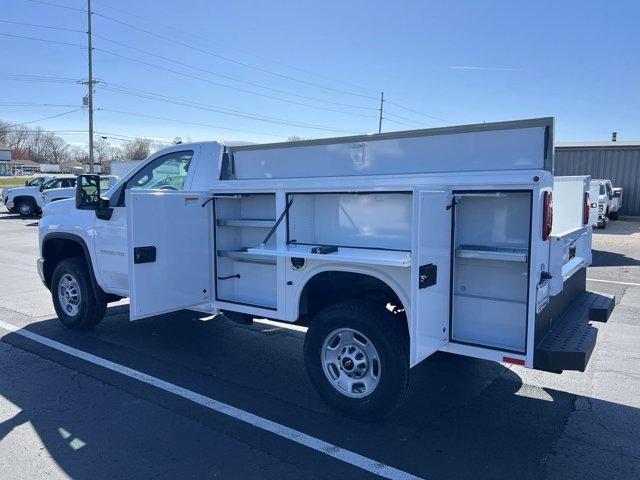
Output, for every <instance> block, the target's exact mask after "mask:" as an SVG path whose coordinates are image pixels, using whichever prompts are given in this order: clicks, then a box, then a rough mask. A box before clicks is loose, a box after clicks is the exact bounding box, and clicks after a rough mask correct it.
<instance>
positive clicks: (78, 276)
mask: <svg viewBox="0 0 640 480" xmlns="http://www.w3.org/2000/svg"><path fill="white" fill-rule="evenodd" d="M51 296H52V298H53V306H54V308H55V309H56V313H57V314H58V319H59V320H60V323H62V325H64V326H65V327H67V328H70V329H72V330H84V329H87V328H90V327H93V326H95V325H97V324H98V323H100V322H101V321H102V319H103V318H104V314H105V313H106V311H107V303H106V302H104V301H102V300H99V299H98V297H97V295H96V293H95V291H94V289H93V284H92V283H91V277H90V276H89V271H88V269H87V264H86V262H85V261H84V259H82V258H67V259H65V260H62V261H61V262H60V263H59V264H58V265H57V266H56V269H55V270H54V272H53V278H52V281H51Z"/></svg>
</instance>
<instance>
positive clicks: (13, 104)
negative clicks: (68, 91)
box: [0, 102, 77, 107]
mask: <svg viewBox="0 0 640 480" xmlns="http://www.w3.org/2000/svg"><path fill="white" fill-rule="evenodd" d="M0 106H2V107H77V105H73V104H69V103H30V102H0Z"/></svg>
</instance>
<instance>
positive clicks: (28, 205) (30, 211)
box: [15, 200, 36, 217]
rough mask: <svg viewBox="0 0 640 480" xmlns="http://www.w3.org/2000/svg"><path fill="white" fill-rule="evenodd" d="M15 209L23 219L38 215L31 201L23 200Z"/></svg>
mask: <svg viewBox="0 0 640 480" xmlns="http://www.w3.org/2000/svg"><path fill="white" fill-rule="evenodd" d="M15 208H16V210H17V211H18V213H19V214H20V216H21V217H31V216H33V215H34V214H35V213H36V206H35V204H34V202H33V201H31V200H21V201H20V203H18V205H16V207H15Z"/></svg>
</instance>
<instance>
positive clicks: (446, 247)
mask: <svg viewBox="0 0 640 480" xmlns="http://www.w3.org/2000/svg"><path fill="white" fill-rule="evenodd" d="M413 200H414V201H413V218H414V222H413V223H414V233H413V248H412V260H411V305H412V312H411V313H412V317H413V322H412V325H411V342H412V348H411V365H415V364H416V363H418V362H419V361H421V360H423V359H424V358H426V357H428V356H429V355H431V354H432V353H434V352H436V351H437V350H439V349H440V347H442V346H443V345H444V344H445V343H447V341H448V338H449V332H448V330H449V328H448V325H449V301H450V292H451V209H450V208H449V209H448V208H447V207H448V206H450V205H451V201H452V197H451V191H449V190H440V191H414V193H413ZM427 264H434V265H436V266H437V283H436V284H435V285H432V286H430V287H426V288H419V269H420V266H421V265H427Z"/></svg>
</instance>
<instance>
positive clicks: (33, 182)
mask: <svg viewBox="0 0 640 480" xmlns="http://www.w3.org/2000/svg"><path fill="white" fill-rule="evenodd" d="M42 182H44V177H36V178H32V179H31V180H29V181H28V182H27V187H39V186H40V185H42Z"/></svg>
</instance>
